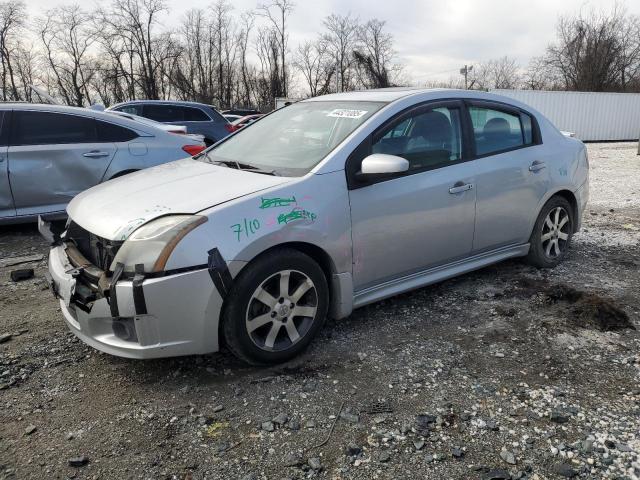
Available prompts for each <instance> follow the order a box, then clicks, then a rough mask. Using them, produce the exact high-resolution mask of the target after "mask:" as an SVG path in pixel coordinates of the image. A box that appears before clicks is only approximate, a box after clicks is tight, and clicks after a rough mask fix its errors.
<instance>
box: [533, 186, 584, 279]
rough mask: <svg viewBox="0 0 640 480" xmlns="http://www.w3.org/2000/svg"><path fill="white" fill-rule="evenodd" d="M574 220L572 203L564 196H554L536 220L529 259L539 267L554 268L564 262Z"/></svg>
mask: <svg viewBox="0 0 640 480" xmlns="http://www.w3.org/2000/svg"><path fill="white" fill-rule="evenodd" d="M573 221H574V220H573V208H572V207H571V204H570V203H569V202H568V201H567V200H566V199H565V198H563V197H559V196H556V197H552V198H551V199H550V200H549V201H548V202H547V203H546V204H545V205H544V207H542V210H541V211H540V214H539V215H538V219H537V220H536V224H535V226H534V228H533V233H532V234H531V239H530V241H529V243H530V245H531V247H530V248H529V254H528V256H527V261H528V262H529V263H530V264H532V265H534V266H536V267H539V268H553V267H555V266H556V265H558V264H559V263H560V262H562V260H564V257H565V256H566V254H567V250H568V249H569V244H570V243H571V238H572V236H573Z"/></svg>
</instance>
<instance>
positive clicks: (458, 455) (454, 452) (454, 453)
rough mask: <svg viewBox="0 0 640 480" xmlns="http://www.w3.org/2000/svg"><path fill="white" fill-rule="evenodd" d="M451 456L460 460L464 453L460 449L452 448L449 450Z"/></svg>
mask: <svg viewBox="0 0 640 480" xmlns="http://www.w3.org/2000/svg"><path fill="white" fill-rule="evenodd" d="M451 456H452V457H453V458H462V457H464V451H463V450H462V449H461V448H460V447H453V448H452V449H451Z"/></svg>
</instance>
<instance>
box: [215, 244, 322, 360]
mask: <svg viewBox="0 0 640 480" xmlns="http://www.w3.org/2000/svg"><path fill="white" fill-rule="evenodd" d="M283 279H284V280H283ZM283 281H286V292H285V288H283V287H284V284H282V283H281V282H283ZM309 282H310V283H309ZM283 292H284V293H283ZM328 308H329V288H328V286H327V279H326V277H325V275H324V272H323V271H322V269H321V268H320V266H319V265H318V264H317V263H316V262H315V261H314V260H312V259H311V258H310V257H309V256H308V255H305V254H304V253H302V252H299V251H298V250H294V249H289V248H286V249H285V248H283V249H278V250H276V251H273V252H269V253H266V254H264V255H262V256H260V257H258V258H257V259H255V260H254V261H253V262H251V263H250V264H249V265H248V266H247V267H245V269H244V270H243V271H242V272H240V274H239V275H238V277H237V278H236V280H235V281H234V285H233V287H232V289H231V292H230V294H229V296H228V297H227V301H226V306H225V309H224V312H223V314H222V335H223V337H224V340H225V342H226V344H227V347H228V348H229V349H230V350H231V352H232V353H233V354H234V355H236V356H237V357H238V358H240V359H241V360H243V361H245V362H247V363H249V364H252V365H268V364H275V363H281V362H284V361H287V360H289V359H291V358H293V357H295V356H296V355H298V354H299V353H300V352H302V351H303V350H304V349H305V348H306V347H307V346H308V345H309V344H310V343H311V341H312V340H313V338H314V337H315V336H316V334H317V333H318V332H319V331H320V329H321V328H322V325H323V324H324V322H325V319H326V317H327V311H328ZM274 332H275V333H274Z"/></svg>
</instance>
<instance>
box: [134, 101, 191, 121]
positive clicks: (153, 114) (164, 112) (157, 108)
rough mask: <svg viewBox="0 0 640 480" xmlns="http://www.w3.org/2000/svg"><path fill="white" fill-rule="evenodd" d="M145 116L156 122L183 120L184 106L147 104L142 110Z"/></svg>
mask: <svg viewBox="0 0 640 480" xmlns="http://www.w3.org/2000/svg"><path fill="white" fill-rule="evenodd" d="M142 111H143V112H144V113H143V116H144V117H147V118H150V119H151V120H155V121H156V122H183V121H184V108H183V107H179V106H175V105H157V104H154V103H149V104H146V105H145V106H144V108H143V110H142Z"/></svg>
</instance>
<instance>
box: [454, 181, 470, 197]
mask: <svg viewBox="0 0 640 480" xmlns="http://www.w3.org/2000/svg"><path fill="white" fill-rule="evenodd" d="M472 188H473V183H464V182H456V183H455V185H454V186H453V187H451V188H450V189H449V193H451V194H455V193H462V192H466V191H467V190H471V189H472Z"/></svg>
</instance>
